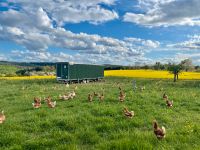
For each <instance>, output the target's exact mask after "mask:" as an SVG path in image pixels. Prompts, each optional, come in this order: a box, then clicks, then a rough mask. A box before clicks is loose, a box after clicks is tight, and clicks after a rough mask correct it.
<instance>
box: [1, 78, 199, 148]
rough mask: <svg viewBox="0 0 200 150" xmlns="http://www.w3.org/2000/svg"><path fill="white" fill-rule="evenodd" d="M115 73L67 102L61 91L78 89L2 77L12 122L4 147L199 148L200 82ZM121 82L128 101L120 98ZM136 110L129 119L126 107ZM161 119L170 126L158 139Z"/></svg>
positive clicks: (3, 128)
mask: <svg viewBox="0 0 200 150" xmlns="http://www.w3.org/2000/svg"><path fill="white" fill-rule="evenodd" d="M132 80H133V79H132V78H119V77H115V78H114V77H109V78H105V82H99V83H88V84H79V85H77V86H78V89H77V91H76V92H77V96H76V98H75V99H73V100H69V101H62V100H59V99H58V95H59V94H64V93H66V92H69V91H72V90H73V89H74V87H75V85H70V86H69V88H67V87H66V86H65V85H64V84H57V83H56V81H55V80H31V81H10V80H9V81H7V80H1V81H0V109H1V110H2V109H3V110H4V112H5V115H6V121H5V122H4V123H3V124H0V139H1V140H0V147H1V149H47V148H49V149H71V150H73V149H86V150H88V149H95V150H96V149H102V150H106V149H114V150H118V149H119V150H120V149H121V150H123V149H148V150H149V149H170V150H172V149H198V148H199V147H200V126H199V124H200V119H199V118H200V115H199V112H200V101H199V99H200V93H199V88H200V81H195V80H194V81H178V82H177V83H173V82H172V81H171V80H159V79H157V80H155V79H151V80H150V79H149V80H147V79H137V81H136V82H137V86H138V87H140V86H143V85H145V87H146V89H145V90H144V91H143V92H141V91H140V90H139V89H138V90H137V91H135V92H134V91H133V89H132ZM118 83H119V85H120V86H121V87H122V89H124V91H125V92H126V95H127V96H126V100H125V102H123V103H121V102H119V100H118V95H119V89H118V86H119V85H118ZM103 88H104V89H105V91H104V92H105V100H104V102H99V101H98V99H97V98H96V99H94V101H93V102H91V103H90V102H88V100H87V96H88V93H92V92H94V91H96V92H99V93H101V92H102V91H103ZM164 92H166V93H167V95H168V96H169V98H170V99H171V100H173V101H174V107H172V108H167V107H166V105H165V102H164V100H163V99H162V95H163V93H164ZM35 96H39V97H42V98H43V97H47V96H51V97H52V98H53V100H56V101H57V106H56V108H54V109H50V108H48V107H47V105H46V103H43V104H42V107H41V108H39V109H34V108H32V102H33V98H34V97H35ZM124 106H126V107H128V108H129V109H130V110H134V111H135V117H133V118H132V119H128V118H126V117H125V116H124V115H123V113H122V110H123V107H124ZM154 119H156V120H157V121H158V123H159V125H160V126H165V128H166V131H167V134H166V138H165V139H164V140H158V139H157V138H156V137H155V135H154V133H153V129H152V121H153V120H154Z"/></svg>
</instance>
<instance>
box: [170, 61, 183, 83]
mask: <svg viewBox="0 0 200 150" xmlns="http://www.w3.org/2000/svg"><path fill="white" fill-rule="evenodd" d="M168 70H169V72H170V73H172V74H174V82H176V81H177V80H178V79H179V74H180V73H181V70H182V65H181V64H169V66H168Z"/></svg>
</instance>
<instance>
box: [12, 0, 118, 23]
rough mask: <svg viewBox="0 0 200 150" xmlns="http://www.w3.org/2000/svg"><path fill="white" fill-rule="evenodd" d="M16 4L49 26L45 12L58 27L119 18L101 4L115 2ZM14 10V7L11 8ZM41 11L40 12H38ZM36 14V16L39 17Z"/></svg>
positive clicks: (53, 0) (84, 0)
mask: <svg viewBox="0 0 200 150" xmlns="http://www.w3.org/2000/svg"><path fill="white" fill-rule="evenodd" d="M14 3H15V4H17V5H20V8H21V9H20V10H19V11H20V12H21V13H23V12H25V13H30V14H31V13H32V14H34V13H35V12H37V14H38V16H40V15H42V16H43V17H41V19H42V20H43V21H45V22H43V23H45V24H43V25H49V23H50V22H49V21H48V20H46V19H47V17H44V15H45V14H44V13H43V11H44V10H45V11H46V12H47V13H48V14H49V15H50V16H51V19H52V20H53V21H55V22H56V23H57V25H59V26H62V25H64V24H65V23H79V22H84V21H88V22H90V23H93V24H99V23H103V22H107V21H110V20H113V19H117V18H118V14H117V12H115V11H114V10H109V9H106V8H103V7H102V6H101V5H100V4H105V5H107V6H109V5H114V4H115V0H92V1H91V0H67V1H65V0H43V1H32V0H16V1H14ZM10 7H11V8H12V6H10ZM38 9H39V11H38ZM37 14H36V15H37Z"/></svg>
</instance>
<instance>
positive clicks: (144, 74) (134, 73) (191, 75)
mask: <svg viewBox="0 0 200 150" xmlns="http://www.w3.org/2000/svg"><path fill="white" fill-rule="evenodd" d="M104 75H105V77H108V76H116V77H135V78H153V79H156V78H160V79H172V78H173V74H170V73H169V72H168V71H155V70H106V71H104ZM55 78H56V76H24V77H0V79H6V80H34V79H55ZM179 79H189V80H192V79H193V80H195V79H200V73H197V72H181V74H180V75H179Z"/></svg>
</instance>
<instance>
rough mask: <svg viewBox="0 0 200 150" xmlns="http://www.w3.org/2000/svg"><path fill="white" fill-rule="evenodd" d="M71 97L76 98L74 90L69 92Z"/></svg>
mask: <svg viewBox="0 0 200 150" xmlns="http://www.w3.org/2000/svg"><path fill="white" fill-rule="evenodd" d="M71 95H72V97H73V98H74V97H76V93H75V90H73V91H72V92H71Z"/></svg>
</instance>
